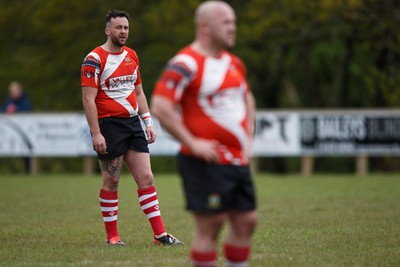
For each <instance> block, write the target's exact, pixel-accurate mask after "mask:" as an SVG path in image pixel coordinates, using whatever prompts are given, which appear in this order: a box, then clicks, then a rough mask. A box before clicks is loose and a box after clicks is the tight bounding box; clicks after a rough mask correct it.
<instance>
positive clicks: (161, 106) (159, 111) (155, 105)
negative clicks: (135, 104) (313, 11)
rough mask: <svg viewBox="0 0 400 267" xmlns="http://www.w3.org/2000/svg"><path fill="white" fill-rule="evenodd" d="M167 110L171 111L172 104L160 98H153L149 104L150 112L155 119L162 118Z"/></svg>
mask: <svg viewBox="0 0 400 267" xmlns="http://www.w3.org/2000/svg"><path fill="white" fill-rule="evenodd" d="M169 109H172V103H171V102H170V101H169V100H167V99H165V98H164V97H161V96H153V97H152V99H151V104H150V112H151V114H152V115H153V116H155V117H156V118H157V119H161V118H163V115H165V114H167V113H168V111H169Z"/></svg>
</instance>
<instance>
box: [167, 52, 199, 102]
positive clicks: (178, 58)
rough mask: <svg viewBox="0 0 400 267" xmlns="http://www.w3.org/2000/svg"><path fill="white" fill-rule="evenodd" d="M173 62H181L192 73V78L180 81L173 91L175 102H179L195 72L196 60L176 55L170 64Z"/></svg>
mask: <svg viewBox="0 0 400 267" xmlns="http://www.w3.org/2000/svg"><path fill="white" fill-rule="evenodd" d="M175 62H183V63H184V64H185V65H186V66H187V67H188V68H189V69H190V71H191V72H192V76H191V77H189V78H185V79H182V80H181V81H180V82H179V84H177V85H176V91H175V100H180V99H181V97H182V94H183V91H184V89H185V88H186V85H187V84H188V83H189V82H190V81H191V79H192V77H193V76H194V74H195V73H196V72H197V69H198V66H197V62H196V60H195V59H194V58H193V57H191V56H189V55H184V54H181V55H177V56H175V57H173V58H172V59H171V64H173V63H175Z"/></svg>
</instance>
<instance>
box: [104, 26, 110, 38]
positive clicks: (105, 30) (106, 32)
mask: <svg viewBox="0 0 400 267" xmlns="http://www.w3.org/2000/svg"><path fill="white" fill-rule="evenodd" d="M104 33H105V34H106V35H107V36H110V29H109V28H107V27H106V28H105V29H104Z"/></svg>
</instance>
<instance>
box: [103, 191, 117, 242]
mask: <svg viewBox="0 0 400 267" xmlns="http://www.w3.org/2000/svg"><path fill="white" fill-rule="evenodd" d="M100 209H101V214H102V216H103V221H104V225H105V228H106V233H107V240H110V239H111V238H113V237H118V236H119V235H118V227H117V219H118V192H111V191H106V190H103V189H101V190H100Z"/></svg>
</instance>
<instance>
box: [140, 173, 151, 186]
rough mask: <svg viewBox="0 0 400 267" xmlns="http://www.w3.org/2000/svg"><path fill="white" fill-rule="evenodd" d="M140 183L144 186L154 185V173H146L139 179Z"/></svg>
mask: <svg viewBox="0 0 400 267" xmlns="http://www.w3.org/2000/svg"><path fill="white" fill-rule="evenodd" d="M138 181H139V183H140V184H142V185H143V186H146V187H148V186H152V185H154V177H153V174H152V173H146V174H144V175H142V176H141V177H139V179H138Z"/></svg>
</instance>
